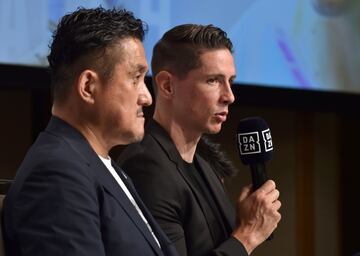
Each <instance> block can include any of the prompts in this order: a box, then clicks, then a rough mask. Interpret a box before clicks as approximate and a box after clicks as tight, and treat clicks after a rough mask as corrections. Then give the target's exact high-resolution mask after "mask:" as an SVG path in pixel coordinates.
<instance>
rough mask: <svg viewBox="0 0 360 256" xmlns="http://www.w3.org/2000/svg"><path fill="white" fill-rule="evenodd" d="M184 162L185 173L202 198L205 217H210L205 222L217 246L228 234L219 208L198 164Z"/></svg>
mask: <svg viewBox="0 0 360 256" xmlns="http://www.w3.org/2000/svg"><path fill="white" fill-rule="evenodd" d="M183 162H184V167H185V168H186V170H187V172H188V173H189V174H190V175H189V176H190V177H191V180H192V182H193V184H194V185H195V186H196V188H197V189H198V191H199V192H200V194H201V195H202V197H203V200H204V203H203V205H204V206H205V208H206V209H203V211H206V213H207V215H208V216H210V218H209V219H207V221H208V222H209V223H208V224H209V227H210V231H211V234H212V237H213V240H214V244H215V245H216V246H217V245H219V244H221V243H222V242H223V241H224V237H227V236H228V234H227V232H226V229H225V224H224V222H223V216H222V214H221V213H220V211H219V206H218V205H217V203H216V202H215V200H214V195H213V192H212V191H211V189H210V188H209V184H208V182H207V181H206V179H205V177H204V174H203V170H201V168H200V166H199V164H198V162H197V161H196V160H194V162H193V163H187V162H185V161H183Z"/></svg>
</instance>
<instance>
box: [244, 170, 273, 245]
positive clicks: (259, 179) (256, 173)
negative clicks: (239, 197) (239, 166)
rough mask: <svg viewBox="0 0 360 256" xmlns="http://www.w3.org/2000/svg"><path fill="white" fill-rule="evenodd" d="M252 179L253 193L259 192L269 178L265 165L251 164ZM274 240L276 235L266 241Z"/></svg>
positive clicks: (271, 235)
mask: <svg viewBox="0 0 360 256" xmlns="http://www.w3.org/2000/svg"><path fill="white" fill-rule="evenodd" d="M250 170H251V178H252V183H253V191H255V190H257V189H258V188H260V187H261V185H262V184H264V183H265V182H266V181H267V180H268V179H269V178H268V176H267V173H266V168H265V163H256V164H250ZM273 238H274V233H271V234H270V236H269V237H268V238H267V239H266V240H267V241H270V240H271V239H273Z"/></svg>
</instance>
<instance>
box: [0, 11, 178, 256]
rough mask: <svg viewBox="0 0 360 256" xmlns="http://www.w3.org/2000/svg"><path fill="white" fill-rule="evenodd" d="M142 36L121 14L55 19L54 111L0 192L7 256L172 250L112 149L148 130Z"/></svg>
mask: <svg viewBox="0 0 360 256" xmlns="http://www.w3.org/2000/svg"><path fill="white" fill-rule="evenodd" d="M143 37H144V27H143V22H142V21H141V20H140V19H136V18H135V17H134V16H133V14H132V13H130V12H128V11H126V10H117V9H112V10H105V9H103V8H96V9H83V8H80V9H78V10H77V11H75V12H73V13H71V14H68V15H66V16H64V17H63V18H62V20H61V21H60V23H59V25H58V27H57V30H56V31H55V33H54V37H53V43H52V45H51V52H50V55H49V57H48V59H49V64H50V68H51V72H52V86H53V93H54V103H53V107H52V114H53V116H52V118H51V120H50V122H49V124H48V126H47V128H46V130H45V131H44V132H43V133H41V134H40V135H39V137H38V138H37V140H36V142H35V143H34V145H33V146H32V147H31V149H30V150H29V152H28V153H27V155H26V157H25V159H24V161H23V163H22V164H21V166H20V168H19V170H18V172H17V174H16V178H15V183H14V184H13V185H12V186H11V188H10V190H9V192H8V193H7V195H6V198H5V203H4V211H3V227H4V229H3V230H4V238H5V247H6V252H7V255H11V256H20V255H44V256H45V255H46V256H50V255H51V256H54V255H69V256H70V255H71V256H75V255H83V256H91V255H94V256H102V255H103V256H105V255H106V256H109V255H114V256H115V255H116V256H118V255H126V256H139V255H154V256H155V255H157V256H162V255H177V253H176V250H175V248H173V247H172V246H171V245H169V244H170V241H169V240H168V239H167V238H166V236H165V234H164V233H163V232H162V231H161V228H160V227H159V226H158V224H157V223H156V222H155V220H154V219H153V217H152V216H151V214H150V213H149V212H148V210H147V209H146V207H145V206H144V204H143V202H142V201H141V199H140V198H139V196H138V194H137V193H136V191H135V189H134V188H133V185H132V183H131V181H130V179H128V177H127V176H126V175H125V174H124V173H123V171H122V170H121V169H120V168H119V167H118V166H117V165H116V164H114V163H113V162H112V160H111V159H110V157H109V155H108V154H109V150H110V149H111V148H112V147H113V146H115V145H119V144H128V143H131V142H136V141H139V140H141V139H142V138H143V135H144V117H143V111H142V107H143V106H148V105H150V104H151V102H152V99H151V96H150V94H149V91H148V90H147V88H146V86H145V84H144V77H145V74H146V72H147V69H148V65H147V62H146V58H145V53H144V48H143V45H142V40H143Z"/></svg>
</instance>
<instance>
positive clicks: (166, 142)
mask: <svg viewBox="0 0 360 256" xmlns="http://www.w3.org/2000/svg"><path fill="white" fill-rule="evenodd" d="M147 131H148V133H149V134H150V135H151V136H153V138H154V139H155V140H156V141H157V142H158V143H159V145H160V146H161V147H162V148H163V150H164V152H165V153H166V154H167V155H168V157H169V159H170V160H171V161H172V162H173V163H174V164H175V165H176V167H177V169H178V171H179V173H180V174H181V176H182V177H183V179H184V180H185V182H186V183H187V184H188V186H189V187H190V189H191V190H192V192H193V193H194V196H195V198H196V201H197V203H198V204H199V206H200V208H201V210H202V212H203V214H204V216H205V219H206V222H207V224H208V226H209V227H210V226H211V224H210V223H211V221H210V216H209V215H208V213H207V211H206V209H207V208H206V206H205V205H204V204H205V199H204V197H203V196H202V194H201V192H200V191H199V190H198V188H197V187H196V185H195V184H194V183H193V180H192V178H191V176H190V173H188V172H187V171H186V168H185V167H184V165H183V160H182V158H181V156H180V154H179V152H178V151H177V149H176V147H175V145H174V143H173V142H172V140H171V138H170V136H169V135H168V134H167V132H166V131H165V130H164V129H163V128H162V127H161V126H160V125H159V124H158V123H157V122H155V121H153V120H151V121H150V123H149V125H148V127H147ZM210 230H212V229H211V228H210ZM211 235H212V238H213V242H215V238H214V234H212V231H211Z"/></svg>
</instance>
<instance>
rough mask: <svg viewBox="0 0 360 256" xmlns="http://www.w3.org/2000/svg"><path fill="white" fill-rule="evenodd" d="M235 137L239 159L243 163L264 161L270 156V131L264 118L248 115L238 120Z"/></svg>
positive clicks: (271, 144)
mask: <svg viewBox="0 0 360 256" xmlns="http://www.w3.org/2000/svg"><path fill="white" fill-rule="evenodd" d="M236 139H237V146H238V149H239V153H240V159H241V161H242V162H243V163H244V164H246V165H248V164H259V163H265V162H267V161H269V160H270V159H271V158H272V152H273V143H272V138H271V133H270V129H269V126H268V125H267V123H266V122H265V120H264V119H262V118H260V117H248V118H244V119H242V120H240V122H239V125H238V129H237V134H236Z"/></svg>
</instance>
